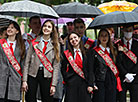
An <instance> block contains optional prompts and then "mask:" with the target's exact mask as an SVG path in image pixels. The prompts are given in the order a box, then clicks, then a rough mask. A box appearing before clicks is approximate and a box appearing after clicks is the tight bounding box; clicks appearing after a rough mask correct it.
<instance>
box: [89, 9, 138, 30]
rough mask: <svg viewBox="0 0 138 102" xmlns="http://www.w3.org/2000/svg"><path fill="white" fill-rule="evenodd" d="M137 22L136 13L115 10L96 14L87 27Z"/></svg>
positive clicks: (137, 16)
mask: <svg viewBox="0 0 138 102" xmlns="http://www.w3.org/2000/svg"><path fill="white" fill-rule="evenodd" d="M137 23H138V15H137V13H135V12H123V11H115V12H111V13H108V14H104V15H100V16H97V17H96V18H95V19H94V20H93V21H92V22H91V24H90V25H89V26H88V29H90V28H104V27H113V26H122V25H125V24H137Z"/></svg>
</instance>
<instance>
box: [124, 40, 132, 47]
mask: <svg viewBox="0 0 138 102" xmlns="http://www.w3.org/2000/svg"><path fill="white" fill-rule="evenodd" d="M123 41H124V44H125V45H126V46H127V40H126V39H125V38H123ZM131 46H132V38H131V39H130V40H129V49H131Z"/></svg>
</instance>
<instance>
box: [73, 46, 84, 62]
mask: <svg viewBox="0 0 138 102" xmlns="http://www.w3.org/2000/svg"><path fill="white" fill-rule="evenodd" d="M76 51H78V54H79V55H80V57H81V59H82V60H83V58H82V53H81V50H80V49H78V50H77V49H75V48H74V59H75V57H76Z"/></svg>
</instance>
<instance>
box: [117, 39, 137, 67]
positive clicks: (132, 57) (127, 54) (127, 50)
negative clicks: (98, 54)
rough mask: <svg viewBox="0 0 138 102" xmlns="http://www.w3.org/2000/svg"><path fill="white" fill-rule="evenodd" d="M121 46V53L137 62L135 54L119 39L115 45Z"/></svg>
mask: <svg viewBox="0 0 138 102" xmlns="http://www.w3.org/2000/svg"><path fill="white" fill-rule="evenodd" d="M120 45H121V46H122V47H123V49H124V50H123V53H124V54H125V55H126V56H127V57H128V58H129V59H130V60H131V61H133V62H134V63H135V64H136V63H137V56H136V55H135V54H134V53H133V52H132V51H131V50H129V49H128V48H127V47H126V45H125V44H123V43H122V41H121V40H119V41H118V42H117V46H118V47H119V46H120Z"/></svg>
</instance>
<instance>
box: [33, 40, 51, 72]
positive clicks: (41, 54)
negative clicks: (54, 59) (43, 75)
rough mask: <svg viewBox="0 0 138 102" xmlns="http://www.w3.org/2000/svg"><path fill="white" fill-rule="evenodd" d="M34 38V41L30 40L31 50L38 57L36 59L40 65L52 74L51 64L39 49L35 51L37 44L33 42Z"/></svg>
mask: <svg viewBox="0 0 138 102" xmlns="http://www.w3.org/2000/svg"><path fill="white" fill-rule="evenodd" d="M35 40H36V38H35V39H34V40H32V45H33V48H34V50H35V52H36V54H37V56H38V58H39V59H40V61H41V63H42V64H43V66H44V67H45V68H46V69H47V70H48V71H49V72H51V73H52V72H53V67H52V64H51V62H50V61H49V60H48V58H47V57H46V56H45V54H44V53H42V52H41V51H40V50H39V49H37V47H36V46H37V45H38V43H39V42H35Z"/></svg>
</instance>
